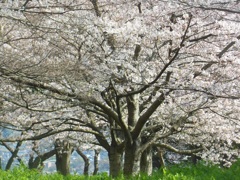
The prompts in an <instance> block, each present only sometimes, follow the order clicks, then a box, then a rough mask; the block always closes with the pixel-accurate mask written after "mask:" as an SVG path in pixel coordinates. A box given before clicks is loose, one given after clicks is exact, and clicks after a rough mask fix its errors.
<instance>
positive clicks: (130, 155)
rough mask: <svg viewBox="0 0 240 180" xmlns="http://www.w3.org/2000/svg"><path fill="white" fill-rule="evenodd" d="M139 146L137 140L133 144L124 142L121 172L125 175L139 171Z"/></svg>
mask: <svg viewBox="0 0 240 180" xmlns="http://www.w3.org/2000/svg"><path fill="white" fill-rule="evenodd" d="M139 148H140V147H139V143H138V142H137V141H135V142H134V143H133V144H131V143H129V142H128V143H127V144H126V147H125V157H124V169H123V174H124V175H125V176H131V175H137V174H139V173H140V161H141V153H140V151H139Z"/></svg>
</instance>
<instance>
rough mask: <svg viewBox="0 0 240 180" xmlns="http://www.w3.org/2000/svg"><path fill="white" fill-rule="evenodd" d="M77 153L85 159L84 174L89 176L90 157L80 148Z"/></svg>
mask: <svg viewBox="0 0 240 180" xmlns="http://www.w3.org/2000/svg"><path fill="white" fill-rule="evenodd" d="M77 153H78V154H79V155H80V156H81V157H82V159H83V161H84V169H83V174H84V175H85V176H88V175H89V165H90V161H89V158H88V157H87V156H86V155H85V154H84V153H83V152H82V151H81V150H80V148H77Z"/></svg>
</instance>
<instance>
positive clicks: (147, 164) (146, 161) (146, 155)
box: [140, 146, 153, 175]
mask: <svg viewBox="0 0 240 180" xmlns="http://www.w3.org/2000/svg"><path fill="white" fill-rule="evenodd" d="M140 168H141V172H143V173H146V174H147V175H151V174H152V169H153V167H152V147H151V146H150V147H148V148H147V149H146V150H145V151H143V153H142V157H141V164H140Z"/></svg>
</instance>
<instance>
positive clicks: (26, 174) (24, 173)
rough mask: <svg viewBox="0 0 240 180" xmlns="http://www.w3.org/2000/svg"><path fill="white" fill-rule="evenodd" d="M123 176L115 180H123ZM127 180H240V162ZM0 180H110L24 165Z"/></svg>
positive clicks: (0, 175)
mask: <svg viewBox="0 0 240 180" xmlns="http://www.w3.org/2000/svg"><path fill="white" fill-rule="evenodd" d="M124 179H126V178H124V177H123V176H120V177H118V178H116V180H124ZM127 179H128V180H240V160H239V161H237V162H236V163H234V164H233V165H232V166H231V167H230V168H228V169H226V168H219V167H218V166H216V165H208V166H206V165H204V164H203V163H199V164H198V165H196V166H193V165H190V164H180V165H174V166H170V167H168V168H164V169H161V170H159V171H156V172H154V173H153V175H152V176H147V175H144V174H141V175H138V176H135V177H128V178H127ZM0 180H111V178H110V177H108V175H107V174H106V173H102V174H99V175H96V176H83V175H69V176H65V177H64V176H62V175H60V174H58V173H54V174H41V173H39V172H38V171H35V170H29V169H28V168H27V167H25V166H24V165H21V166H19V167H16V168H14V169H13V170H11V171H3V170H0Z"/></svg>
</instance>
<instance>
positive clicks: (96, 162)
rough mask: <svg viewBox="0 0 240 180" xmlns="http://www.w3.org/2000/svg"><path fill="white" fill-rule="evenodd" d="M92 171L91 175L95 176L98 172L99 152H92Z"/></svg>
mask: <svg viewBox="0 0 240 180" xmlns="http://www.w3.org/2000/svg"><path fill="white" fill-rule="evenodd" d="M94 153H95V155H94V171H93V175H96V174H97V173H98V170H99V162H98V158H99V153H100V150H96V149H95V150H94Z"/></svg>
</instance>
